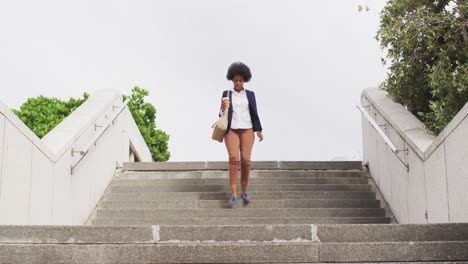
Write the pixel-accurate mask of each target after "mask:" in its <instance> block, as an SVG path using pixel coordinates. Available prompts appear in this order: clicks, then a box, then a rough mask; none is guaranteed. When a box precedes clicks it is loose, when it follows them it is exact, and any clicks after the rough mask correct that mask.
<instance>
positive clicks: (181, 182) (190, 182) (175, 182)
mask: <svg viewBox="0 0 468 264" xmlns="http://www.w3.org/2000/svg"><path fill="white" fill-rule="evenodd" d="M367 183H368V180H367V179H366V178H352V177H348V178H335V177H333V178H332V177H327V178H319V177H316V178H305V179H304V178H292V179H291V178H284V177H281V178H254V179H250V180H249V186H253V185H273V184H281V185H288V184H295V185H298V184H367ZM228 184H229V179H228V178H224V179H159V180H120V179H117V180H114V181H112V184H111V186H199V185H228ZM238 185H240V182H239V181H238Z"/></svg>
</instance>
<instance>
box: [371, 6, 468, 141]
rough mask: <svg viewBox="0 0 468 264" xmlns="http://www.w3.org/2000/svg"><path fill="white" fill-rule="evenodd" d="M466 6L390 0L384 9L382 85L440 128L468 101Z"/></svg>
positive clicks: (380, 34)
mask: <svg viewBox="0 0 468 264" xmlns="http://www.w3.org/2000/svg"><path fill="white" fill-rule="evenodd" d="M467 11H468V1H466V0H458V1H457V0H452V1H451V0H391V1H387V4H386V6H385V8H384V9H383V11H382V13H381V21H380V29H379V31H378V34H377V39H378V40H380V42H381V47H382V48H384V49H387V51H388V58H387V60H390V67H389V73H388V76H387V79H386V81H385V82H384V83H383V85H382V86H383V87H385V89H387V90H388V91H389V94H391V95H392V96H393V98H394V99H395V101H397V102H399V103H401V104H403V105H405V106H407V107H408V110H410V111H411V112H412V113H413V114H415V115H417V116H418V117H419V118H420V119H421V120H422V121H423V122H424V123H425V125H426V126H427V127H428V128H429V129H430V130H432V131H434V132H435V133H439V132H440V131H441V130H442V129H443V128H444V127H445V126H446V125H447V124H448V122H450V120H451V119H452V118H453V117H454V116H455V115H456V114H457V113H458V111H459V110H460V109H461V108H462V107H463V106H464V105H465V103H466V102H468V89H467V87H468V29H467V27H468V19H467ZM387 60H385V59H383V62H384V63H386V62H387Z"/></svg>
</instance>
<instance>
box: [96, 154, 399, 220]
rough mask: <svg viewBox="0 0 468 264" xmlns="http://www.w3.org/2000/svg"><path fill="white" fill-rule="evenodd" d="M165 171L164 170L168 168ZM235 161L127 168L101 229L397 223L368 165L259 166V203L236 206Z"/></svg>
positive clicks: (107, 199)
mask: <svg viewBox="0 0 468 264" xmlns="http://www.w3.org/2000/svg"><path fill="white" fill-rule="evenodd" d="M163 166H164V167H163ZM226 168H227V163H225V162H211V163H200V164H199V163H166V164H157V163H154V164H144V163H141V164H139V163H134V164H126V166H125V171H124V172H122V173H119V174H117V175H116V177H115V179H114V180H113V181H112V183H111V185H110V188H109V190H108V192H107V193H106V195H105V196H104V197H103V199H102V202H101V203H100V205H99V207H98V210H97V213H96V218H95V219H93V221H92V223H93V224H94V225H156V224H158V225H248V224H262V225H272V224H275V225H278V224H363V223H366V224H369V223H389V222H390V219H389V218H388V217H386V216H385V210H384V209H383V208H380V201H379V200H377V199H376V193H375V191H374V190H373V189H372V186H371V185H370V184H369V183H368V179H367V178H365V177H364V176H363V172H362V170H361V163H360V162H334V163H332V162H307V163H306V162H302V163H299V162H280V163H277V162H254V163H253V165H252V173H251V180H250V184H249V189H248V193H249V195H250V196H251V197H252V202H251V203H250V204H249V205H248V206H244V205H243V204H242V203H240V204H239V205H238V206H237V208H235V209H230V208H228V200H229V199H230V197H231V195H230V186H229V180H228V172H227V171H226Z"/></svg>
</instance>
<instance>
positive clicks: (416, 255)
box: [319, 241, 468, 262]
mask: <svg viewBox="0 0 468 264" xmlns="http://www.w3.org/2000/svg"><path fill="white" fill-rule="evenodd" d="M467 248H468V242H466V241H464V242H396V243H348V244H346V243H332V244H320V248H319V255H320V259H319V261H323V262H337V261H342V262H356V261H362V262H367V261H376V262H377V261H378V262H380V261H382V262H386V261H455V260H468V250H466V249H467Z"/></svg>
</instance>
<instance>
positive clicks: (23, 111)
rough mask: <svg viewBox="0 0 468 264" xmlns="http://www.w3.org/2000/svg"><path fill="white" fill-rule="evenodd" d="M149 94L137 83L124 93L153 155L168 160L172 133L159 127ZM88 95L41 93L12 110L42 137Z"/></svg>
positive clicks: (161, 159)
mask: <svg viewBox="0 0 468 264" xmlns="http://www.w3.org/2000/svg"><path fill="white" fill-rule="evenodd" d="M148 95H149V92H148V91H147V90H145V89H141V88H139V87H134V88H133V89H132V94H131V95H130V96H124V100H126V98H130V101H129V103H128V108H129V110H130V112H131V113H132V115H133V118H134V119H135V122H136V124H137V126H138V128H139V130H140V132H141V134H142V136H143V138H144V139H145V142H146V144H147V145H148V148H149V150H150V152H151V155H152V156H153V159H154V160H156V161H167V160H169V157H170V153H169V151H168V141H169V135H167V134H166V133H165V132H164V131H162V130H159V129H156V124H155V119H156V109H155V108H154V106H153V105H152V104H150V103H147V102H145V100H144V97H146V96H148ZM88 97H89V94H88V93H84V94H83V98H79V99H74V98H70V100H68V101H62V100H60V99H57V98H47V97H44V96H39V97H35V98H29V99H28V100H27V101H26V102H25V103H24V104H23V105H21V107H20V109H19V110H15V109H12V110H13V112H14V113H15V114H16V115H17V116H18V117H19V118H20V119H21V120H22V121H23V122H24V123H25V124H26V126H28V127H29V128H30V129H31V130H32V131H33V132H34V133H35V134H36V135H37V136H38V137H39V138H42V137H44V136H45V135H46V134H47V133H48V132H49V131H51V130H52V129H53V128H54V127H55V126H57V125H58V124H59V123H60V122H62V120H63V119H65V118H66V117H67V116H68V115H69V114H71V113H72V112H73V111H74V110H75V109H76V108H78V107H79V106H80V105H81V104H82V103H83V102H84V101H86V99H88Z"/></svg>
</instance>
